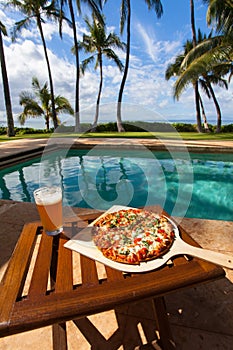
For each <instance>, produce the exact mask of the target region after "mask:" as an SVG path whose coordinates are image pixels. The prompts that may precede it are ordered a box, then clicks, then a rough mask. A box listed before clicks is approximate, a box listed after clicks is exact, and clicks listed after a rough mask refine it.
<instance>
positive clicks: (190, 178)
mask: <svg viewBox="0 0 233 350" xmlns="http://www.w3.org/2000/svg"><path fill="white" fill-rule="evenodd" d="M189 156H190V158H187V157H184V156H183V154H182V153H179V152H176V154H175V156H174V154H173V155H170V154H169V152H163V151H161V152H157V151H156V152H151V151H149V152H148V153H145V152H143V151H138V150H137V151H135V150H120V151H119V150H101V151H100V150H98V152H97V153H95V151H91V150H70V151H69V152H68V153H67V154H66V153H64V151H62V150H61V151H57V152H53V153H51V154H48V155H45V156H43V158H36V159H33V160H30V161H27V162H24V163H21V164H18V165H15V166H12V167H9V168H7V169H3V170H0V198H1V199H11V200H16V201H24V202H33V201H34V199H33V191H34V190H35V189H36V188H38V186H43V185H52V184H60V185H61V186H62V188H63V195H64V205H68V206H74V207H84V208H87V207H93V208H97V209H101V210H103V209H104V210H105V209H108V208H109V207H111V206H112V205H114V204H121V205H129V206H133V207H139V206H145V205H153V204H160V205H161V206H162V207H164V208H165V210H166V211H167V212H168V213H169V214H171V215H174V216H186V217H191V218H192V217H196V218H205V219H218V220H230V221H232V220H233V200H232V197H233V155H232V154H195V153H189Z"/></svg>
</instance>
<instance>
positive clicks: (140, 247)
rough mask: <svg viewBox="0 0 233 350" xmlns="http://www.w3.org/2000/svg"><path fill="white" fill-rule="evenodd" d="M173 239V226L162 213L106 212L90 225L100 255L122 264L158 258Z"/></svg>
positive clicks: (136, 210)
mask: <svg viewBox="0 0 233 350" xmlns="http://www.w3.org/2000/svg"><path fill="white" fill-rule="evenodd" d="M174 238H175V235H174V227H173V226H172V224H171V223H170V222H169V221H168V219H167V218H166V217H165V216H163V215H158V214H155V213H153V212H150V211H146V210H142V209H131V208H129V209H122V210H119V211H116V212H113V213H107V214H106V215H103V216H101V218H100V219H99V220H97V221H95V223H94V226H93V241H94V243H95V245H96V246H97V248H98V249H99V250H100V251H101V252H102V254H103V255H104V256H105V257H106V258H108V259H111V260H113V261H115V262H120V263H125V264H133V265H138V264H140V263H141V262H146V261H150V260H154V259H156V258H159V257H161V256H162V255H164V254H165V253H166V252H167V251H168V250H169V249H170V247H171V245H172V243H173V241H174Z"/></svg>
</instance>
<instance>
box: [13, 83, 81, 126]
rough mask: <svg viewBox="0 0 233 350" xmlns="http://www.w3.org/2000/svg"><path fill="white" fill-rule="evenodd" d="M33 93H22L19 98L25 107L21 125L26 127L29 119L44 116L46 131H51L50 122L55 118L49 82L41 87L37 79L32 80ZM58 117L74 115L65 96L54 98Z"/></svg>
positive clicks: (21, 116)
mask: <svg viewBox="0 0 233 350" xmlns="http://www.w3.org/2000/svg"><path fill="white" fill-rule="evenodd" d="M32 89H33V93H30V92H28V91H22V92H21V93H20V96H19V103H20V105H21V106H23V107H24V109H23V112H22V113H21V114H20V115H19V121H20V124H21V125H24V123H25V121H26V119H27V118H30V117H32V118H35V117H41V116H43V117H44V119H45V125H46V130H47V131H49V121H50V118H52V117H53V111H52V98H51V93H50V91H49V88H48V84H47V82H45V83H44V85H43V86H41V85H40V83H39V80H38V79H37V78H36V77H33V78H32ZM54 103H55V109H56V115H58V114H59V113H68V114H70V115H73V114H74V110H73V108H72V107H71V105H70V103H69V101H68V100H67V99H66V98H65V97H63V96H60V95H58V96H55V98H54Z"/></svg>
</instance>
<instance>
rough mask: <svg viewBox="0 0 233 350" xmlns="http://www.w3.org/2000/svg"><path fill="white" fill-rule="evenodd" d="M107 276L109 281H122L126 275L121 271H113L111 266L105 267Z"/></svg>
mask: <svg viewBox="0 0 233 350" xmlns="http://www.w3.org/2000/svg"><path fill="white" fill-rule="evenodd" d="M105 270H106V274H107V281H108V282H112V281H122V280H123V279H124V275H123V273H122V272H121V271H119V270H115V269H112V268H111V267H109V266H105Z"/></svg>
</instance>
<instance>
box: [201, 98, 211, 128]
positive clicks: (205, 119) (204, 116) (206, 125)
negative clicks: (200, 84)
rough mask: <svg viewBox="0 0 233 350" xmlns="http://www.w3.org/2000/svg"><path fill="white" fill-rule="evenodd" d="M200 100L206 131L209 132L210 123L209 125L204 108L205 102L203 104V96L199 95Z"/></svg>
mask: <svg viewBox="0 0 233 350" xmlns="http://www.w3.org/2000/svg"><path fill="white" fill-rule="evenodd" d="M199 100H200V106H201V111H202V117H203V122H204V129H205V131H206V132H209V131H210V130H209V126H208V123H207V118H206V114H205V108H204V105H203V102H202V98H201V95H200V94H199Z"/></svg>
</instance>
